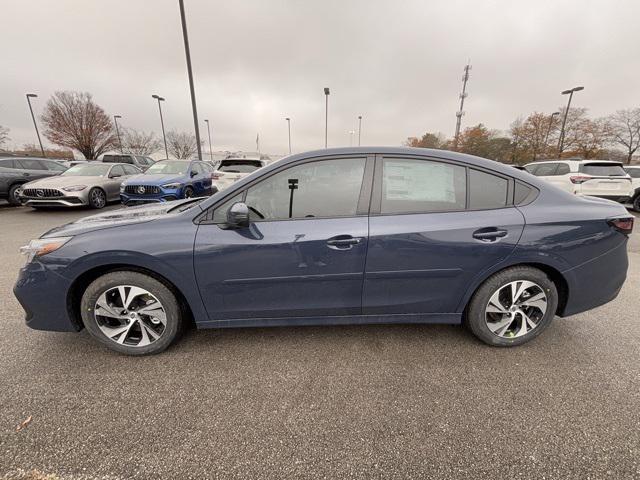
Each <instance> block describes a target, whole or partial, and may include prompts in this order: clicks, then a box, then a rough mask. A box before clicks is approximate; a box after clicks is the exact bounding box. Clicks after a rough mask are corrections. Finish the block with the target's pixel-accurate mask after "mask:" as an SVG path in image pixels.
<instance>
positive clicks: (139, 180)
mask: <svg viewBox="0 0 640 480" xmlns="http://www.w3.org/2000/svg"><path fill="white" fill-rule="evenodd" d="M184 179H185V176H184V175H174V174H166V173H152V174H149V175H147V174H143V175H136V176H135V177H131V178H128V179H127V180H125V182H124V185H164V184H165V183H176V182H179V183H182V182H184Z"/></svg>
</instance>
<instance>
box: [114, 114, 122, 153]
mask: <svg viewBox="0 0 640 480" xmlns="http://www.w3.org/2000/svg"><path fill="white" fill-rule="evenodd" d="M119 118H122V117H121V116H120V115H114V116H113V123H115V124H116V135H118V144H119V145H120V153H124V152H123V151H122V139H121V138H120V130H119V129H118V119H119Z"/></svg>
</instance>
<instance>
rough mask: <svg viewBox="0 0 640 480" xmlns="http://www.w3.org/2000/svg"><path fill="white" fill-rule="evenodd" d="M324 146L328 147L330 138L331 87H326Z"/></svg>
mask: <svg viewBox="0 0 640 480" xmlns="http://www.w3.org/2000/svg"><path fill="white" fill-rule="evenodd" d="M324 98H325V107H324V148H327V140H328V138H329V134H328V131H329V130H328V129H329V87H324Z"/></svg>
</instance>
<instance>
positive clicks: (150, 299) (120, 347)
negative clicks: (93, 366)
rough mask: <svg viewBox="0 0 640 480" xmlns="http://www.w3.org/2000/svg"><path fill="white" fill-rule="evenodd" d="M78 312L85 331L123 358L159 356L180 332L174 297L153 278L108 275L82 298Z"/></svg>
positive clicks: (133, 275) (94, 283) (94, 282)
mask: <svg viewBox="0 0 640 480" xmlns="http://www.w3.org/2000/svg"><path fill="white" fill-rule="evenodd" d="M121 292H124V296H125V298H124V301H123V299H122V295H121ZM143 292H144V293H143ZM103 306H105V308H103ZM80 309H81V316H82V322H83V323H84V326H85V327H86V329H87V331H88V332H89V333H90V334H91V335H92V336H93V337H94V338H95V339H96V340H98V341H99V342H100V343H102V344H103V345H105V346H106V347H108V348H110V349H111V350H115V351H116V352H119V353H124V354H126V355H150V354H155V353H160V352H162V351H163V350H165V349H166V348H167V347H168V346H169V345H171V344H172V343H173V342H174V341H176V339H177V338H178V337H179V335H180V333H181V332H182V325H183V320H182V313H181V312H182V311H181V308H180V304H179V302H178V300H177V299H176V297H175V295H174V294H173V293H172V292H171V290H169V288H167V286H166V285H164V284H163V283H161V282H159V281H158V280H156V279H155V278H152V277H150V276H148V275H145V274H142V273H138V272H130V271H120V272H111V273H107V274H105V275H103V276H101V277H99V278H97V279H96V280H94V281H93V282H92V283H91V284H90V285H89V286H88V287H87V289H86V290H85V292H84V294H83V295H82V300H81V302H80ZM147 309H149V310H147ZM143 311H144V313H143ZM137 312H140V313H137ZM163 317H164V318H163Z"/></svg>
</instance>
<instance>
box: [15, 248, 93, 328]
mask: <svg viewBox="0 0 640 480" xmlns="http://www.w3.org/2000/svg"><path fill="white" fill-rule="evenodd" d="M70 288H71V282H70V281H69V280H68V279H67V278H65V277H63V276H61V275H59V274H57V273H56V272H54V271H53V270H52V269H51V268H49V267H47V266H46V265H45V264H43V263H40V262H39V261H38V260H34V261H32V262H30V263H28V264H26V265H25V266H24V267H23V268H21V269H20V273H19V274H18V280H17V281H16V283H15V285H14V287H13V294H14V295H15V296H16V298H17V299H18V302H20V305H22V308H23V309H24V311H25V320H26V323H27V326H28V327H29V328H33V329H35V330H50V331H54V332H76V331H78V330H80V329H81V328H82V324H81V323H80V322H78V321H75V320H73V319H72V318H71V316H70V309H69V306H68V304H67V301H68V297H69V295H68V293H69V290H70Z"/></svg>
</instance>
